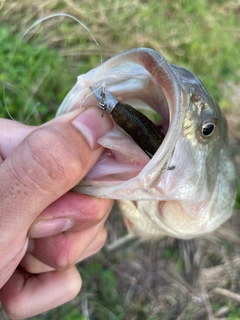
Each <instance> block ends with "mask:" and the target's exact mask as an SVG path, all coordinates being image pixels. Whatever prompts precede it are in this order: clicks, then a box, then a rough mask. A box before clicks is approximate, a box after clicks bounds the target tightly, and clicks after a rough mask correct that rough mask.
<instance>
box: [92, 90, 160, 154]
mask: <svg viewBox="0 0 240 320" xmlns="http://www.w3.org/2000/svg"><path fill="white" fill-rule="evenodd" d="M90 89H91V90H92V92H93V94H94V96H95V97H96V99H97V100H98V103H99V108H100V109H101V110H103V111H106V112H107V113H108V114H110V115H111V116H112V118H113V120H114V121H115V122H116V123H117V124H118V125H119V127H121V128H122V129H123V130H124V131H125V132H126V133H127V134H129V136H130V137H132V139H133V140H134V141H135V142H136V143H137V144H138V145H139V147H140V148H141V149H142V150H143V151H144V152H145V153H146V154H147V155H148V156H149V157H150V158H152V157H153V155H154V154H155V152H156V151H157V150H158V148H159V146H160V145H161V143H162V141H163V139H164V135H163V134H162V133H161V132H160V130H159V129H158V128H157V127H156V126H155V124H154V123H153V122H152V121H151V120H150V119H149V118H147V117H146V116H145V115H144V114H142V113H141V112H140V111H138V110H137V109H134V108H133V107H132V106H130V105H129V104H126V103H122V102H121V101H119V100H118V99H117V98H116V97H115V96H114V95H112V94H111V93H110V92H109V91H108V90H107V89H106V88H105V87H100V88H94V87H90Z"/></svg>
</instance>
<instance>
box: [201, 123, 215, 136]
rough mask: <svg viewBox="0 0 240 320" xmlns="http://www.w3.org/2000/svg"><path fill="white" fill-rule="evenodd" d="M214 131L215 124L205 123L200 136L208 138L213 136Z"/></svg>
mask: <svg viewBox="0 0 240 320" xmlns="http://www.w3.org/2000/svg"><path fill="white" fill-rule="evenodd" d="M214 129H215V124H214V123H205V124H204V125H203V126H202V135H203V136H204V137H209V136H211V135H212V134H213V132H214Z"/></svg>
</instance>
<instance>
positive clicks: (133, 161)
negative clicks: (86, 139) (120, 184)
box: [85, 126, 150, 181]
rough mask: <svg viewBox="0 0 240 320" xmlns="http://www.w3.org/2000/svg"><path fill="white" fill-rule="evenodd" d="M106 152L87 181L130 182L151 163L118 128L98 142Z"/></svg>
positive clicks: (115, 127) (87, 177)
mask: <svg viewBox="0 0 240 320" xmlns="http://www.w3.org/2000/svg"><path fill="white" fill-rule="evenodd" d="M98 143H99V144H100V145H102V146H103V147H104V148H105V151H104V152H103V154H102V155H101V157H100V158H99V160H98V161H97V163H96V164H95V166H94V167H93V169H92V170H91V171H90V172H89V173H88V175H87V176H86V178H85V179H91V180H95V179H97V180H121V181H123V180H129V179H130V178H132V177H134V176H136V175H137V174H138V173H139V172H140V171H141V170H142V169H143V167H144V166H145V165H146V164H147V163H148V162H149V160H150V159H149V157H148V156H147V155H146V154H145V152H143V151H142V149H141V148H140V147H139V146H138V145H137V144H136V143H135V142H134V141H133V139H132V138H131V137H129V136H127V135H126V134H124V133H123V132H122V131H121V130H120V129H119V128H118V127H117V126H114V128H113V129H112V130H111V131H109V132H108V133H107V134H106V135H104V136H103V137H102V138H100V139H99V140H98Z"/></svg>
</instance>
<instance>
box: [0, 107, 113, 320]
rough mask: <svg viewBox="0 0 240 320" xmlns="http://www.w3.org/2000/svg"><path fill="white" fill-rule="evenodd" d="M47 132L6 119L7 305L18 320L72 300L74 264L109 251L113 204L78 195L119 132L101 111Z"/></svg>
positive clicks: (3, 296)
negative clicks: (105, 140) (103, 141)
mask: <svg viewBox="0 0 240 320" xmlns="http://www.w3.org/2000/svg"><path fill="white" fill-rule="evenodd" d="M79 113H80V111H79V110H78V111H76V110H75V111H72V112H70V113H68V114H65V115H62V116H60V117H58V118H56V119H54V120H52V121H50V122H48V123H46V124H44V125H42V126H40V127H29V126H25V125H22V124H19V123H17V122H14V121H10V120H4V119H0V234H1V237H0V288H1V289H0V301H1V304H2V307H3V309H4V310H5V312H6V313H7V315H8V316H9V317H10V318H12V319H22V318H26V317H30V316H33V315H36V314H39V313H42V312H44V311H46V310H49V309H51V308H54V307H56V306H58V305H60V304H62V303H65V302H66V301H68V300H70V299H72V298H73V297H74V296H75V295H76V294H77V293H78V291H79V290H80V287H81V278H80V275H79V273H78V271H77V269H76V268H75V266H74V264H75V263H76V262H77V261H80V260H82V259H84V258H86V257H88V256H89V255H92V254H94V253H95V252H97V251H98V250H99V249H100V248H101V247H102V246H103V244H104V242H105V239H106V231H105V229H104V227H103V225H104V222H105V220H106V218H107V215H108V213H109V212H110V209H111V206H112V202H111V201H110V200H107V199H96V198H91V197H89V196H86V195H82V194H76V193H74V192H72V191H69V190H71V188H72V187H74V186H75V185H76V184H77V183H78V182H79V181H80V180H81V179H82V178H83V177H84V176H85V175H86V173H87V172H88V171H89V170H90V169H91V167H92V166H93V165H94V163H95V162H96V161H97V159H98V158H99V156H100V154H101V152H102V147H100V146H99V145H98V143H97V140H98V138H99V137H100V136H102V135H103V134H104V133H106V132H107V131H108V130H109V129H110V128H111V126H112V123H111V120H110V119H109V118H108V117H103V118H101V113H100V111H99V110H97V109H95V108H90V109H88V110H85V111H84V112H83V113H82V114H81V115H80V116H79Z"/></svg>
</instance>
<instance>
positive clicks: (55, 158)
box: [0, 108, 112, 244]
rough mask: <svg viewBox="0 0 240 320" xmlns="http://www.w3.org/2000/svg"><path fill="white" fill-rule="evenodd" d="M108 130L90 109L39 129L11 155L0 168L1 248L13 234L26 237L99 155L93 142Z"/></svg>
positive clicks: (108, 122) (105, 121)
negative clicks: (40, 215) (2, 243)
mask: <svg viewBox="0 0 240 320" xmlns="http://www.w3.org/2000/svg"><path fill="white" fill-rule="evenodd" d="M77 115H78V117H77V118H76V116H77ZM74 118H76V119H75V120H74ZM73 120H74V121H73ZM111 126H112V123H111V120H110V119H109V118H108V117H103V118H102V117H101V112H100V111H99V110H97V109H95V108H90V109H87V110H85V111H84V112H83V113H81V114H80V115H79V111H78V112H75V111H74V112H72V113H69V114H66V115H63V116H60V117H58V118H56V119H54V120H52V121H50V122H49V123H48V124H45V125H43V126H41V127H39V128H38V129H37V130H35V131H33V132H32V133H30V135H28V136H27V137H26V138H25V139H24V140H23V141H22V142H21V143H20V145H19V146H18V147H17V148H16V149H15V150H14V151H13V152H12V153H10V155H9V156H8V157H7V158H6V160H5V161H4V162H3V163H2V164H1V166H0V181H1V184H0V200H1V201H0V203H1V207H0V219H1V221H2V223H1V226H0V232H1V236H2V239H4V241H5V243H6V244H9V243H11V241H12V239H13V238H15V237H16V234H18V235H19V236H20V235H21V234H22V235H25V236H26V233H27V230H28V228H29V226H30V225H31V224H32V222H33V221H34V220H35V218H36V217H37V216H38V215H39V213H41V212H42V211H43V210H44V209H45V208H46V207H47V206H48V205H49V204H50V203H52V202H54V201H55V200H56V199H58V198H59V197H61V196H62V195H63V194H65V193H66V192H67V191H68V190H70V189H71V188H72V187H74V186H75V185H76V184H77V183H78V182H79V181H80V180H81V179H82V178H83V177H84V176H85V175H86V173H87V172H88V171H89V170H90V169H91V167H92V166H93V165H94V163H95V162H96V161H97V159H98V158H99V156H100V154H101V152H102V147H100V146H99V145H98V144H97V140H98V138H100V136H102V135H104V134H105V133H106V132H107V131H108V130H110V128H111ZM96 128H97V129H96Z"/></svg>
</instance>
